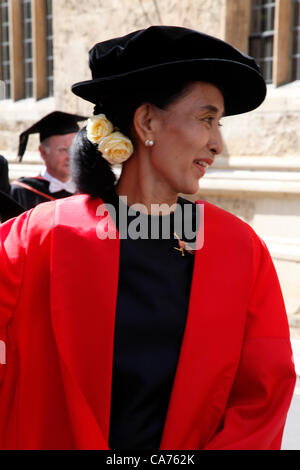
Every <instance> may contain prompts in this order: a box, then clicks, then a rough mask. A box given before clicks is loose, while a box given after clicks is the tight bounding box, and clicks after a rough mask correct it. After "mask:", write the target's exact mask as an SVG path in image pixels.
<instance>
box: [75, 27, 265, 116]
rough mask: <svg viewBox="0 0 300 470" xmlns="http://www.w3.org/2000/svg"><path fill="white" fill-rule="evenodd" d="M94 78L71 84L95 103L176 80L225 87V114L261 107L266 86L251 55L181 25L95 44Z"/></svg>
mask: <svg viewBox="0 0 300 470" xmlns="http://www.w3.org/2000/svg"><path fill="white" fill-rule="evenodd" d="M89 65H90V69H91V72H92V78H93V79H92V80H88V81H84V82H79V83H76V84H74V85H73V86H72V91H73V93H75V95H78V96H80V97H81V98H83V99H85V100H87V101H90V102H92V103H95V104H97V103H98V102H99V101H101V97H104V96H105V95H107V94H113V93H116V92H118V93H120V92H123V93H130V90H132V91H134V92H137V90H141V91H143V90H145V89H146V88H150V89H158V90H159V89H160V87H161V86H162V84H164V85H166V84H168V83H171V82H172V81H175V80H176V81H181V80H183V81H204V82H209V83H212V84H214V85H216V86H218V87H219V88H221V90H222V92H223V95H224V100H225V114H226V115H227V116H228V115H232V114H240V113H245V112H247V111H251V110H253V109H255V108H257V107H258V106H259V105H260V104H261V103H262V102H263V100H264V98H265V96H266V84H265V81H264V79H263V77H262V75H261V73H260V70H259V67H258V65H257V64H256V62H255V61H254V59H253V58H252V57H249V56H247V55H246V54H243V53H242V52H240V51H238V50H237V49H235V48H234V47H232V46H231V45H229V44H227V43H225V42H224V41H221V40H219V39H217V38H214V37H212V36H208V35H206V34H203V33H200V32H198V31H194V30H191V29H187V28H181V27H177V26H151V27H150V28H148V29H143V30H139V31H135V32H133V33H131V34H128V35H126V36H123V37H120V38H114V39H109V40H108V41H104V42H100V43H98V44H96V45H95V46H94V47H93V48H92V49H91V50H90V52H89Z"/></svg>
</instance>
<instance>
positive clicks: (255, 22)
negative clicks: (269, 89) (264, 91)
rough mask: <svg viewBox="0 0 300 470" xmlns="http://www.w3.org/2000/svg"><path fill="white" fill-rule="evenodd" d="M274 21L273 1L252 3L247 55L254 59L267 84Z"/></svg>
mask: <svg viewBox="0 0 300 470" xmlns="http://www.w3.org/2000/svg"><path fill="white" fill-rule="evenodd" d="M274 20H275V1H272V0H254V1H252V7H251V27H250V38H249V54H250V55H251V56H253V57H255V58H256V60H257V63H258V64H259V66H260V68H261V71H262V74H263V76H264V78H265V80H266V82H267V83H271V82H272V75H273V49H274Z"/></svg>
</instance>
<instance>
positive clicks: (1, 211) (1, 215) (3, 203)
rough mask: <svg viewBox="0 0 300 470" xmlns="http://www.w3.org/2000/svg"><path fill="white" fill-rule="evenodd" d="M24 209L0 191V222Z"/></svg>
mask: <svg viewBox="0 0 300 470" xmlns="http://www.w3.org/2000/svg"><path fill="white" fill-rule="evenodd" d="M25 210H26V209H24V207H22V206H21V205H20V204H19V203H18V202H17V201H15V199H13V198H12V197H11V196H10V195H9V194H7V193H5V192H3V191H0V223H3V222H6V221H7V220H9V219H12V218H13V217H17V216H18V215H20V214H22V212H25Z"/></svg>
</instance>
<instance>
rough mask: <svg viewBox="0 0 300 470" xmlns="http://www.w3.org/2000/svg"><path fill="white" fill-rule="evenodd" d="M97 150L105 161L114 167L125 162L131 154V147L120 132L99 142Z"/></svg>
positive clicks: (126, 138) (129, 142)
mask: <svg viewBox="0 0 300 470" xmlns="http://www.w3.org/2000/svg"><path fill="white" fill-rule="evenodd" d="M98 150H99V151H100V152H101V153H102V156H103V158H105V160H107V161H108V162H109V163H110V164H111V165H115V164H120V163H123V162H125V161H126V160H127V159H128V158H129V157H130V156H131V155H132V154H133V145H132V142H131V140H130V139H128V137H126V136H125V135H124V134H122V133H121V132H113V133H112V134H110V135H108V136H107V137H104V138H103V139H101V140H100V142H99V145H98Z"/></svg>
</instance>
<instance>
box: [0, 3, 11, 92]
mask: <svg viewBox="0 0 300 470" xmlns="http://www.w3.org/2000/svg"><path fill="white" fill-rule="evenodd" d="M0 19H1V24H0V39H1V42H0V44H1V48H0V58H1V63H0V79H1V80H2V81H3V82H4V96H0V98H1V97H2V98H10V96H11V75H10V50H9V11H8V0H0Z"/></svg>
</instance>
